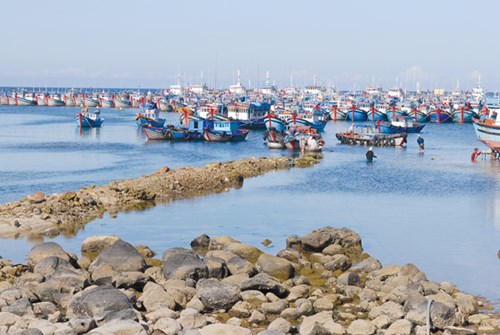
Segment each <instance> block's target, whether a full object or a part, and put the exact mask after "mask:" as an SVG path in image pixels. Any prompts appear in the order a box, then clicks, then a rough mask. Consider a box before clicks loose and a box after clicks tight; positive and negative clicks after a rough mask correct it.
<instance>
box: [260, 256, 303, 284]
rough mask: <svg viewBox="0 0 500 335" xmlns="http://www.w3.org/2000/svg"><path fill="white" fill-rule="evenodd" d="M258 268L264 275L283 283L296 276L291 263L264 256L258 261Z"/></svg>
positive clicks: (278, 258)
mask: <svg viewBox="0 0 500 335" xmlns="http://www.w3.org/2000/svg"><path fill="white" fill-rule="evenodd" d="M257 267H258V268H259V269H260V270H261V271H262V272H264V273H267V274H268V275H270V276H272V277H274V278H277V279H279V280H281V281H284V280H287V279H289V278H292V277H293V275H294V268H293V266H292V263H290V261H288V260H286V259H283V258H280V257H276V256H272V255H268V254H262V255H260V256H259V258H258V260H257Z"/></svg>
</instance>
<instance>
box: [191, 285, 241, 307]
mask: <svg viewBox="0 0 500 335" xmlns="http://www.w3.org/2000/svg"><path fill="white" fill-rule="evenodd" d="M196 295H197V296H198V298H199V299H200V300H201V301H202V302H203V305H205V307H206V308H207V309H209V310H217V309H224V310H228V309H230V308H231V307H232V306H233V305H234V304H235V303H236V302H237V301H238V300H239V299H240V291H239V290H238V289H237V288H236V287H234V286H232V285H228V284H224V283H222V282H219V281H218V280H217V279H206V280H202V281H199V282H198V284H197V285H196Z"/></svg>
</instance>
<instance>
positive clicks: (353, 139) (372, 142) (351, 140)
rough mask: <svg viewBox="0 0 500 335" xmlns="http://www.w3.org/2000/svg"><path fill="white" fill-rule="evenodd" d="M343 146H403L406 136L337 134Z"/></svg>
mask: <svg viewBox="0 0 500 335" xmlns="http://www.w3.org/2000/svg"><path fill="white" fill-rule="evenodd" d="M335 136H336V137H337V139H338V140H339V141H340V143H341V144H351V145H366V146H370V147H372V146H377V147H395V146H401V145H402V144H403V141H404V139H405V138H406V134H363V133H348V132H346V133H337V134H335Z"/></svg>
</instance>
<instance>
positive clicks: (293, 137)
mask: <svg viewBox="0 0 500 335" xmlns="http://www.w3.org/2000/svg"><path fill="white" fill-rule="evenodd" d="M284 142H285V147H286V148H287V149H290V150H301V151H304V152H321V151H322V150H323V147H324V146H325V141H324V140H323V138H322V137H321V135H320V134H319V133H318V132H317V131H316V129H314V128H312V127H309V126H291V127H290V130H289V132H288V134H287V135H286V136H285V138H284Z"/></svg>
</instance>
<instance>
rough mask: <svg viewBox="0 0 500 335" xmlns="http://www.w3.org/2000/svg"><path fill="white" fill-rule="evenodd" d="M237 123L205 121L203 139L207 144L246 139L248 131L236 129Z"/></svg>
mask: <svg viewBox="0 0 500 335" xmlns="http://www.w3.org/2000/svg"><path fill="white" fill-rule="evenodd" d="M239 124H240V123H239V122H234V121H221V120H206V121H205V129H204V132H203V139H204V140H205V141H207V142H239V141H244V140H246V139H247V136H248V134H249V132H250V131H249V130H248V129H240V128H238V126H239Z"/></svg>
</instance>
